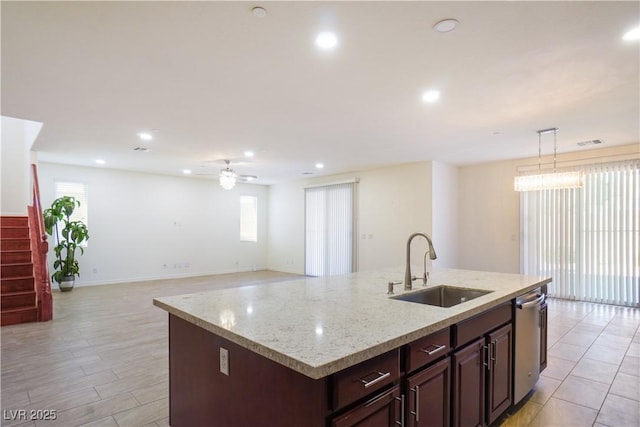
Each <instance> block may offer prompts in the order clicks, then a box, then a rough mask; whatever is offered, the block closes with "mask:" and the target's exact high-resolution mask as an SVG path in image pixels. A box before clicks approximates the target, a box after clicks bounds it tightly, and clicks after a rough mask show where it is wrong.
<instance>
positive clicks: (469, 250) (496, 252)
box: [458, 144, 640, 273]
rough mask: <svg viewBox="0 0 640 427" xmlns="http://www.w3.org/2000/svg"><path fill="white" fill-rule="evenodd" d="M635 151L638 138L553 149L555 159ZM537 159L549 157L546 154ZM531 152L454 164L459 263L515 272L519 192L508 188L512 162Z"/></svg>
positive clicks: (530, 161)
mask: <svg viewBox="0 0 640 427" xmlns="http://www.w3.org/2000/svg"><path fill="white" fill-rule="evenodd" d="M639 153H640V144H632V145H625V146H618V147H612V148H604V149H596V150H587V151H580V152H574V153H568V154H562V155H558V164H559V165H568V164H570V163H571V162H585V161H588V159H590V158H596V159H595V160H596V161H612V160H616V159H620V158H624V157H625V155H627V154H630V155H635V156H636V157H637V156H638V155H639ZM542 161H543V163H546V164H548V163H550V161H551V160H550V158H549V157H548V156H546V157H543V160H542ZM537 162H538V159H537V158H527V159H520V160H510V161H502V162H492V163H484V164H480V165H472V166H466V167H461V168H460V169H459V180H460V194H459V212H460V217H459V224H460V225H459V227H460V228H459V241H458V254H459V258H458V260H459V265H458V266H459V268H464V269H472V270H487V271H499V272H507V273H519V272H520V193H517V192H515V191H514V190H513V178H514V176H515V175H516V174H517V172H518V168H519V167H522V166H525V165H536V164H537Z"/></svg>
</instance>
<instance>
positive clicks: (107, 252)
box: [39, 162, 268, 286]
mask: <svg viewBox="0 0 640 427" xmlns="http://www.w3.org/2000/svg"><path fill="white" fill-rule="evenodd" d="M39 175H40V190H41V196H42V204H43V208H46V207H47V206H49V205H50V204H51V202H52V201H53V199H54V197H55V194H54V191H55V187H54V182H55V181H65V180H69V181H75V182H84V183H87V185H88V209H89V213H88V228H89V234H90V236H91V238H90V240H89V242H88V248H87V249H86V250H85V253H84V255H82V256H81V257H80V258H79V261H80V274H81V275H80V277H79V278H78V279H77V280H76V284H77V285H78V286H82V285H93V284H103V283H116V282H128V281H137V280H148V279H157V278H170V277H186V276H197V275H204V274H218V273H228V272H235V271H248V270H252V269H264V268H266V266H267V212H268V200H267V199H268V188H267V187H265V186H260V185H246V184H239V185H238V186H236V188H234V189H233V190H231V191H226V190H223V189H222V188H221V187H220V186H219V185H218V183H217V182H216V181H214V180H208V179H198V178H188V177H184V178H183V177H172V176H163V175H153V174H145V173H135V172H125V171H116V170H109V169H102V168H86V167H77V166H68V165H59V164H53V163H44V162H41V163H40V165H39ZM240 195H253V196H256V197H258V242H257V243H249V242H240V238H239V236H240V230H239V223H240V215H239V208H240V201H239V197H240ZM50 252H52V251H50ZM51 255H52V254H51V253H50V256H51Z"/></svg>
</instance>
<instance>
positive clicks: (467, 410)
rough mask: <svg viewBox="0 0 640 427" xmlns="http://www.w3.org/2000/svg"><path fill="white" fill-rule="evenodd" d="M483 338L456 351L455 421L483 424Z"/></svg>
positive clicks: (472, 426)
mask: <svg viewBox="0 0 640 427" xmlns="http://www.w3.org/2000/svg"><path fill="white" fill-rule="evenodd" d="M484 363H485V346H484V338H480V339H478V340H476V341H474V342H472V343H471V344H469V345H468V346H466V347H464V348H463V349H461V350H458V351H456V352H455V353H454V354H453V425H454V426H455V427H478V426H483V425H484V396H485V393H484V385H485V382H484V370H485V367H484Z"/></svg>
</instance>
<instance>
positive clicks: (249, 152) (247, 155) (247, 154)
mask: <svg viewBox="0 0 640 427" xmlns="http://www.w3.org/2000/svg"><path fill="white" fill-rule="evenodd" d="M244 156H245V157H253V156H255V153H254V152H253V151H245V152H244Z"/></svg>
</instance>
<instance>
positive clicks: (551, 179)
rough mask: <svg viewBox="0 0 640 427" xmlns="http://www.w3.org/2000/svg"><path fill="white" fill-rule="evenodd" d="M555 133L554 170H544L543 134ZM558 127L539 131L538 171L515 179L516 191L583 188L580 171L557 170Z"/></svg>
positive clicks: (514, 186)
mask: <svg viewBox="0 0 640 427" xmlns="http://www.w3.org/2000/svg"><path fill="white" fill-rule="evenodd" d="M548 133H553V172H542V135H545V134H548ZM557 134H558V128H549V129H542V130H539V131H538V173H537V174H535V175H519V176H516V177H515V179H514V181H513V188H514V190H515V191H540V190H556V189H563V188H581V187H582V185H583V181H584V179H583V176H582V172H580V171H571V172H556V154H557V150H558V144H557Z"/></svg>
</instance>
